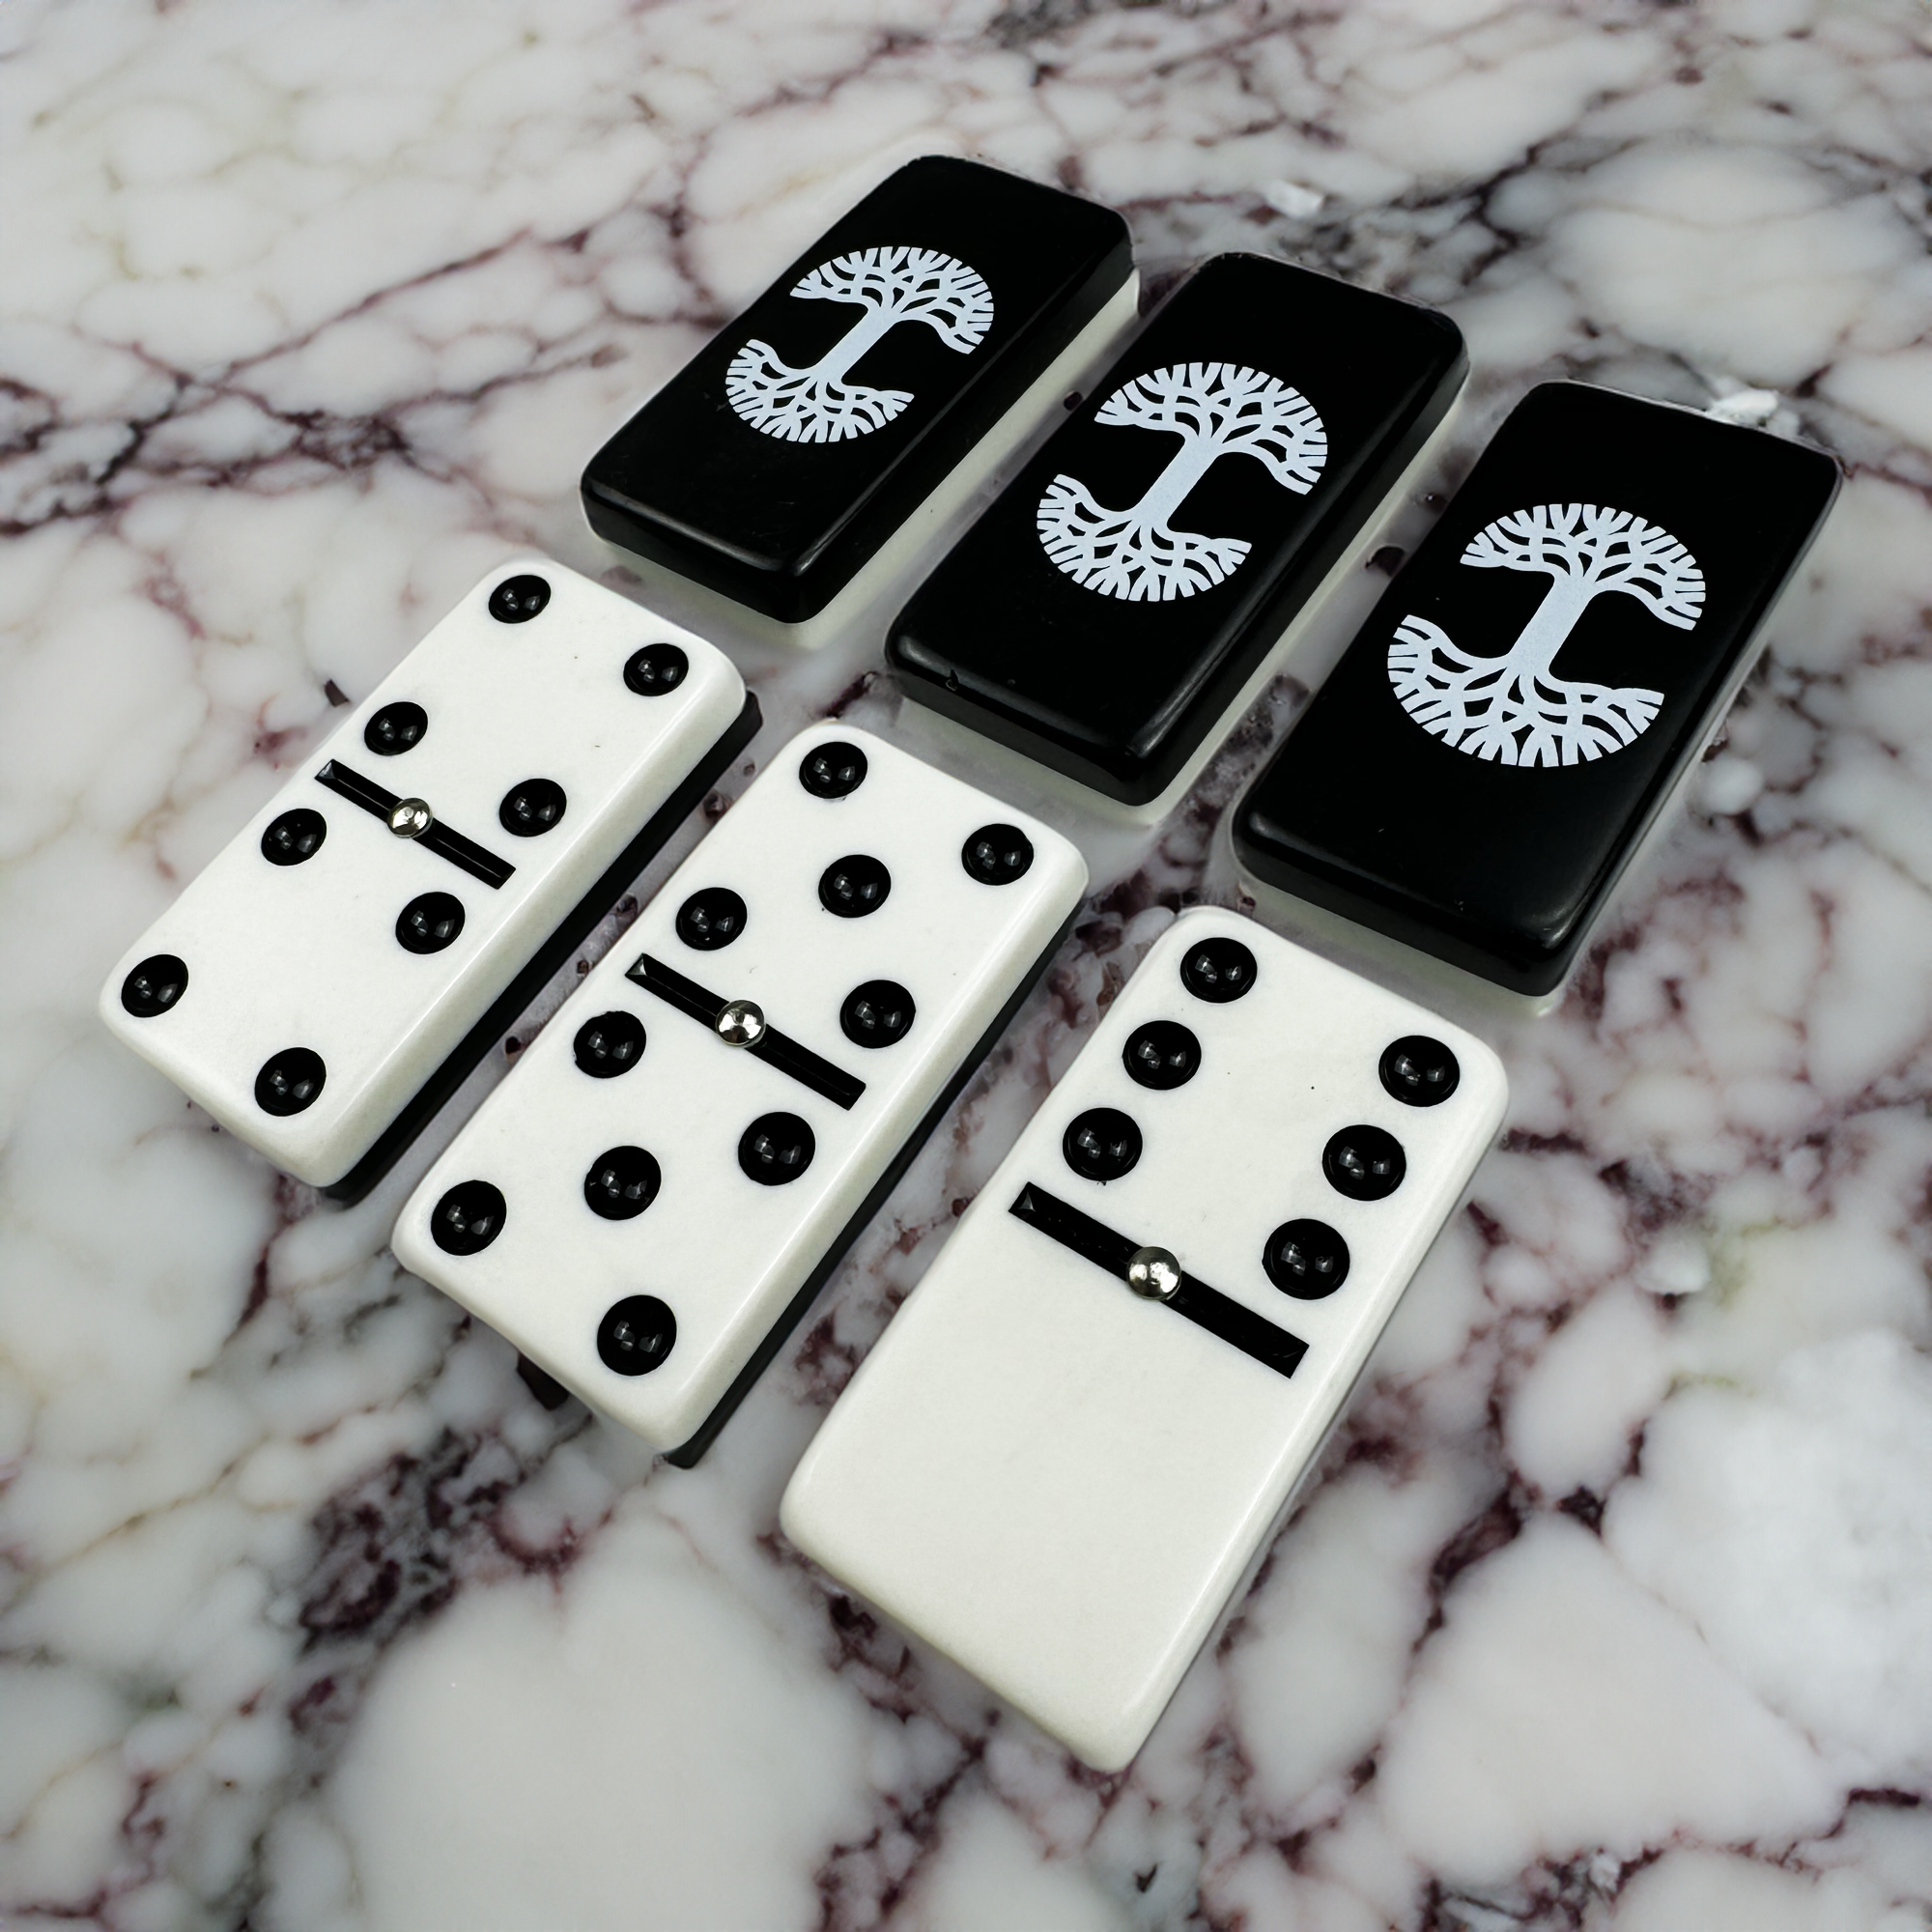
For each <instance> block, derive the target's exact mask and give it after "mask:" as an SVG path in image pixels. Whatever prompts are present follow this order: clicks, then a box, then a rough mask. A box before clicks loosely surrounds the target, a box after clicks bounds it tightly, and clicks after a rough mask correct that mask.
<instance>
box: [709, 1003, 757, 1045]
mask: <svg viewBox="0 0 1932 1932" xmlns="http://www.w3.org/2000/svg"><path fill="white" fill-rule="evenodd" d="M713 1024H714V1025H715V1026H716V1028H717V1030H718V1037H719V1038H720V1039H722V1040H723V1041H724V1042H725V1045H726V1046H756V1045H757V1043H758V1042H759V1040H761V1039H763V1038H764V1037H765V1016H764V1014H763V1013H762V1012H761V1011H760V1010H759V1009H758V1008H756V1007H755V1006H753V1004H752V1002H751V1001H750V1000H727V1001H726V1002H725V1005H724V1007H723V1008H721V1009H720V1010H719V1014H718V1017H717V1019H716V1020H715V1021H714V1022H713Z"/></svg>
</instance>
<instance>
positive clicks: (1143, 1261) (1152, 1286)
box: [1127, 1248, 1180, 1301]
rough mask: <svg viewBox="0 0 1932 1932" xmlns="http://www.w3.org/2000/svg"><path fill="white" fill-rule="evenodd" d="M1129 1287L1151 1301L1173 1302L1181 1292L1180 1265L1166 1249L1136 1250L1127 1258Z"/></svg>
mask: <svg viewBox="0 0 1932 1932" xmlns="http://www.w3.org/2000/svg"><path fill="white" fill-rule="evenodd" d="M1127 1286H1128V1287H1129V1288H1130V1289H1132V1290H1133V1292H1134V1293H1136V1294H1141V1295H1145V1296H1146V1297H1147V1298H1148V1300H1150V1301H1172V1300H1173V1299H1174V1297H1175V1295H1176V1294H1178V1293H1179V1291H1180V1264H1179V1262H1178V1261H1176V1260H1175V1258H1174V1257H1173V1256H1172V1255H1171V1254H1169V1253H1168V1251H1167V1250H1166V1249H1165V1248H1136V1249H1135V1250H1134V1251H1133V1253H1132V1254H1131V1255H1129V1256H1128V1257H1127Z"/></svg>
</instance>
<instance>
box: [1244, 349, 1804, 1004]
mask: <svg viewBox="0 0 1932 1932" xmlns="http://www.w3.org/2000/svg"><path fill="white" fill-rule="evenodd" d="M1837 488H1838V469H1837V465H1836V464H1835V463H1834V462H1833V460H1832V458H1831V457H1829V456H1827V455H1825V454H1824V453H1823V452H1821V451H1819V450H1816V449H1811V448H1808V447H1806V446H1805V445H1804V444H1802V443H1797V442H1792V441H1788V440H1785V439H1783V438H1781V437H1776V436H1772V435H1768V434H1766V433H1765V432H1763V431H1760V430H1752V429H1744V428H1740V427H1738V426H1736V425H1734V424H1728V423H1721V422H1715V421H1712V420H1711V419H1709V418H1708V417H1705V416H1701V415H1699V414H1697V413H1696V412H1693V411H1690V410H1684V409H1677V408H1674V407H1671V406H1669V405H1667V404H1662V403H1650V402H1642V401H1639V400H1638V399H1636V398H1635V397H1633V396H1625V395H1619V394H1616V393H1615V392H1613V391H1611V390H1608V389H1599V388H1593V387H1589V386H1586V385H1585V384H1577V383H1552V384H1546V385H1544V386H1543V387H1541V388H1538V389H1535V390H1533V391H1532V392H1531V393H1530V394H1529V396H1527V397H1526V398H1525V399H1524V401H1523V402H1522V403H1521V404H1520V405H1519V407H1518V408H1517V409H1516V411H1515V412H1513V413H1512V414H1511V415H1510V417H1509V418H1508V420H1507V421H1506V422H1505V423H1504V424H1503V426H1502V428H1501V430H1499V431H1498V432H1497V434H1496V437H1495V439H1494V440H1493V441H1492V443H1491V444H1490V445H1489V447H1488V449H1487V450H1485V452H1484V453H1483V455H1482V457H1481V459H1480V460H1479V461H1478V463H1477V464H1476V466H1475V468H1474V469H1472V470H1471V471H1470V473H1469V478H1468V481H1467V482H1466V483H1465V484H1464V485H1463V488H1462V489H1461V490H1460V491H1459V492H1458V493H1457V495H1456V497H1455V498H1454V500H1453V501H1452V502H1451V503H1450V504H1449V506H1448V508H1447V509H1446V510H1445V511H1444V512H1443V515H1442V518H1441V520H1440V521H1439V522H1438V523H1437V524H1436V526H1435V528H1434V529H1433V530H1431V532H1430V533H1429V535H1428V536H1427V537H1426V538H1425V539H1424V541H1423V542H1422V544H1421V545H1420V546H1419V547H1418V548H1417V550H1416V552H1415V554H1414V555H1413V556H1412V557H1411V558H1410V559H1409V561H1408V563H1407V564H1406V566H1405V567H1404V568H1403V569H1402V570H1401V571H1400V572H1399V573H1398V575H1397V576H1396V578H1395V580H1394V582H1392V583H1391V584H1390V586H1389V588H1388V590H1387V592H1386V593H1385V594H1384V596H1383V597H1382V598H1381V600H1380V602H1379V603H1378V606H1377V609H1376V611H1375V614H1374V615H1373V616H1372V617H1371V618H1370V620H1369V622H1368V624H1367V626H1366V627H1365V628H1364V629H1363V631H1362V632H1361V633H1360V635H1359V636H1357V637H1356V639H1354V641H1353V642H1352V643H1351V644H1350V648H1349V650H1348V651H1347V653H1346V654H1345V655H1344V657H1343V659H1342V662H1341V663H1340V665H1339V666H1338V667H1337V668H1336V670H1335V671H1334V673H1333V675H1332V676H1331V677H1330V678H1329V680H1328V682H1327V684H1326V685H1325V686H1324V687H1323V688H1322V690H1321V693H1320V694H1319V695H1318V696H1317V697H1316V699H1315V701H1314V702H1313V703H1312V704H1311V705H1310V706H1309V707H1308V709H1307V710H1306V712H1304V713H1303V715H1302V718H1301V720H1300V722H1299V723H1298V724H1297V725H1296V726H1295V728H1294V729H1293V731H1292V732H1291V733H1290V735H1289V736H1288V738H1287V739H1286V740H1285V741H1284V743H1283V744H1282V746H1281V748H1280V750H1279V751H1278V752H1277V753H1276V754H1275V756H1274V758H1273V760H1272V761H1271V762H1270V763H1269V765H1268V766H1267V768H1266V769H1265V770H1264V772H1263V773H1262V774H1261V776H1260V778H1259V779H1257V781H1255V784H1254V786H1253V788H1252V789H1251V790H1250V791H1249V793H1248V795H1247V797H1246V798H1245V799H1244V800H1243V801H1242V804H1241V807H1240V810H1239V813H1238V815H1237V818H1236V831H1235V837H1236V844H1237V847H1238V849H1239V852H1240V855H1241V857H1242V859H1243V860H1244V861H1245V863H1246V864H1247V866H1248V867H1249V868H1250V869H1251V870H1252V871H1253V872H1254V873H1255V875H1256V876H1257V877H1259V878H1261V879H1263V880H1264V881H1266V882H1268V883H1269V884H1272V885H1275V886H1278V887H1280V888H1282V889H1284V890H1285V891H1288V892H1291V893H1294V894H1297V895H1300V896H1302V897H1304V898H1307V899H1310V900H1312V901H1314V902H1315V903H1317V904H1319V905H1322V906H1325V907H1327V908H1329V909H1330V910H1332V911H1337V912H1341V913H1343V914H1345V915H1347V916H1348V917H1350V918H1352V919H1355V920H1358V921H1360V922H1361V923H1364V924H1366V925H1370V926H1373V927H1375V928H1377V929H1378V930H1379V931H1382V932H1385V933H1388V934H1391V935H1392V936H1394V937H1395V938H1397V939H1401V940H1404V941H1406V942H1407V943H1408V944H1410V945H1412V946H1415V947H1418V948H1420V949H1421V950H1422V951H1424V952H1430V953H1434V954H1435V955H1436V956H1437V957H1439V958H1442V959H1446V960H1448V961H1450V962H1452V963H1453V964H1456V965H1459V966H1463V967H1466V968H1467V969H1469V970H1470V971H1472V972H1475V973H1478V974H1480V975H1482V976H1483V977H1484V978H1486V979H1489V980H1493V981H1495V982H1496V983H1497V984H1499V985H1502V986H1506V987H1509V988H1511V989H1513V990H1515V991H1518V992H1522V993H1531V994H1539V993H1546V992H1548V991H1549V990H1550V989H1551V988H1552V987H1554V986H1556V985H1557V984H1558V983H1559V982H1560V981H1561V980H1562V979H1563V976H1564V975H1565V973H1566V972H1567V971H1568V970H1569V967H1570V965H1571V963H1572V961H1573V960H1574V959H1575V957H1576V955H1577V950H1578V949H1579V948H1580V947H1581V946H1582V944H1583V943H1584V941H1585V939H1586V938H1587V937H1588V934H1589V931H1590V926H1591V923H1592V922H1593V921H1594V920H1595V918H1596V917H1597V914H1598V913H1599V912H1600V911H1601V909H1602V908H1603V905H1604V903H1605V900H1606V899H1607V897H1608V896H1609V894H1610V892H1611V891H1612V889H1613V888H1614V887H1615V885H1616V882H1617V878H1618V876H1619V874H1620V873H1621V872H1622V871H1623V869H1624V867H1626V866H1627V865H1628V864H1629V862H1630V859H1631V856H1632V854H1633V853H1634V850H1635V849H1636V846H1637V844H1638V842H1639V841H1640V840H1641V838H1643V835H1644V833H1645V831H1646V830H1647V829H1648V828H1649V826H1650V825H1651V824H1652V822H1653V821H1654V820H1655V818H1656V816H1657V813H1658V812H1659V810H1661V809H1662V806H1663V804H1664V802H1665V801H1666V800H1667V799H1668V797H1669V795H1670V791H1671V788H1672V786H1673V785H1674V783H1675V782H1676V781H1677V780H1678V779H1679V778H1680V777H1681V776H1682V774H1683V773H1684V771H1685V770H1686V769H1687V767H1688V766H1689V764H1690V761H1691V760H1692V759H1694V758H1696V757H1697V756H1698V755H1699V754H1700V753H1701V752H1702V750H1703V747H1704V746H1705V744H1706V743H1707V742H1708V739H1709V736H1710V733H1711V731H1712V729H1713V728H1714V726H1715V725H1716V724H1717V723H1718V721H1719V716H1720V713H1721V711H1722V708H1723V706H1724V704H1725V703H1726V702H1727V701H1728V698H1729V696H1731V694H1732V693H1733V692H1734V691H1735V689H1736V687H1737V684H1738V681H1739V679H1740V677H1741V675H1742V673H1743V671H1744V669H1745V668H1746V666H1747V660H1748V654H1749V651H1750V646H1751V642H1752V639H1753V634H1754V633H1755V632H1756V631H1757V629H1758V626H1759V624H1760V621H1761V620H1762V619H1763V617H1764V616H1765V614H1766V612H1767V611H1769V610H1770V608H1771V606H1772V604H1773V603H1774V601H1775V600H1776V597H1777V594H1778V592H1779V590H1780V589H1781V588H1782V587H1783V585H1784V583H1785V582H1786V580H1787V579H1788V578H1789V577H1790V576H1791V574H1792V572H1793V571H1794V570H1795V569H1796V568H1797V566H1798V564H1799V561H1800V559H1801V558H1802V557H1803V556H1804V552H1805V550H1806V548H1807V547H1808V546H1809V544H1810V542H1811V540H1812V538H1813V537H1814V536H1815V535H1816V534H1817V531H1818V529H1819V526H1821V525H1822V523H1823V522H1824V519H1825V515H1826V512H1827V511H1828V510H1829V509H1830V507H1831V504H1832V499H1833V497H1834V496H1835V494H1836V492H1837ZM1589 511H1594V512H1604V511H1611V512H1618V513H1625V514H1627V515H1628V516H1629V517H1631V518H1633V519H1640V520H1641V521H1642V522H1643V523H1644V524H1647V525H1649V526H1652V528H1653V529H1655V530H1661V531H1662V532H1664V533H1665V535H1666V537H1667V538H1668V539H1673V540H1674V544H1673V543H1670V542H1666V541H1663V540H1662V539H1658V538H1652V537H1645V538H1643V539H1642V543H1641V548H1642V549H1643V550H1644V551H1645V552H1646V553H1647V560H1645V561H1643V562H1642V564H1641V567H1642V570H1643V575H1641V576H1638V577H1636V578H1635V579H1634V582H1637V583H1638V584H1640V585H1641V586H1643V587H1642V588H1641V589H1639V590H1636V591H1631V590H1617V589H1613V588H1600V587H1596V586H1597V585H1601V584H1602V583H1603V582H1604V581H1605V578H1606V577H1614V576H1615V575H1618V574H1621V573H1623V572H1625V571H1627V570H1633V569H1635V568H1637V567H1638V565H1639V559H1638V558H1636V557H1635V556H1634V554H1632V552H1631V549H1630V539H1631V537H1632V536H1633V535H1634V534H1636V532H1635V529H1634V525H1626V526H1622V528H1621V529H1615V528H1610V527H1608V526H1606V525H1605V523H1604V521H1603V519H1602V518H1601V516H1598V517H1591V516H1588V515H1586V514H1585V513H1586V512H1589ZM1491 526H1498V527H1497V528H1496V529H1494V530H1493V531H1492V533H1491V534H1489V535H1484V534H1483V533H1484V532H1486V531H1491ZM1472 546H1473V550H1472ZM1465 552H1470V553H1471V554H1472V556H1473V557H1474V558H1475V559H1476V560H1472V561H1465V560H1464V553H1465ZM1533 555H1541V556H1542V557H1543V558H1544V559H1545V560H1546V561H1547V562H1548V565H1549V567H1548V568H1547V569H1546V568H1540V567H1536V566H1535V565H1533V564H1532V563H1531V561H1530V559H1531V557H1532V556H1533ZM1693 566H1694V577H1693V575H1692V569H1693ZM1592 572H1594V573H1595V576H1594V577H1592V576H1590V575H1587V574H1586V573H1592ZM1586 592H1587V593H1588V594H1587V595H1585V594H1584V593H1586ZM1573 619H1574V621H1573ZM1533 622H1534V624H1535V626H1536V629H1535V632H1534V633H1532V632H1531V630H1530V627H1531V625H1532V623H1533ZM1405 634H1406V635H1405ZM1558 639H1560V642H1559V641H1558ZM1550 644H1554V645H1555V649H1554V652H1553V654H1552V653H1551V651H1550V650H1549V649H1548V646H1549V645H1550ZM1506 659H1514V661H1515V662H1514V667H1513V668H1511V667H1508V666H1506V664H1505V660H1506ZM1583 686H1593V687H1596V691H1595V693H1594V694H1593V693H1590V692H1585V691H1582V690H1579V689H1577V688H1578V687H1583ZM1404 694H1406V701H1405V696H1404Z"/></svg>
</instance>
